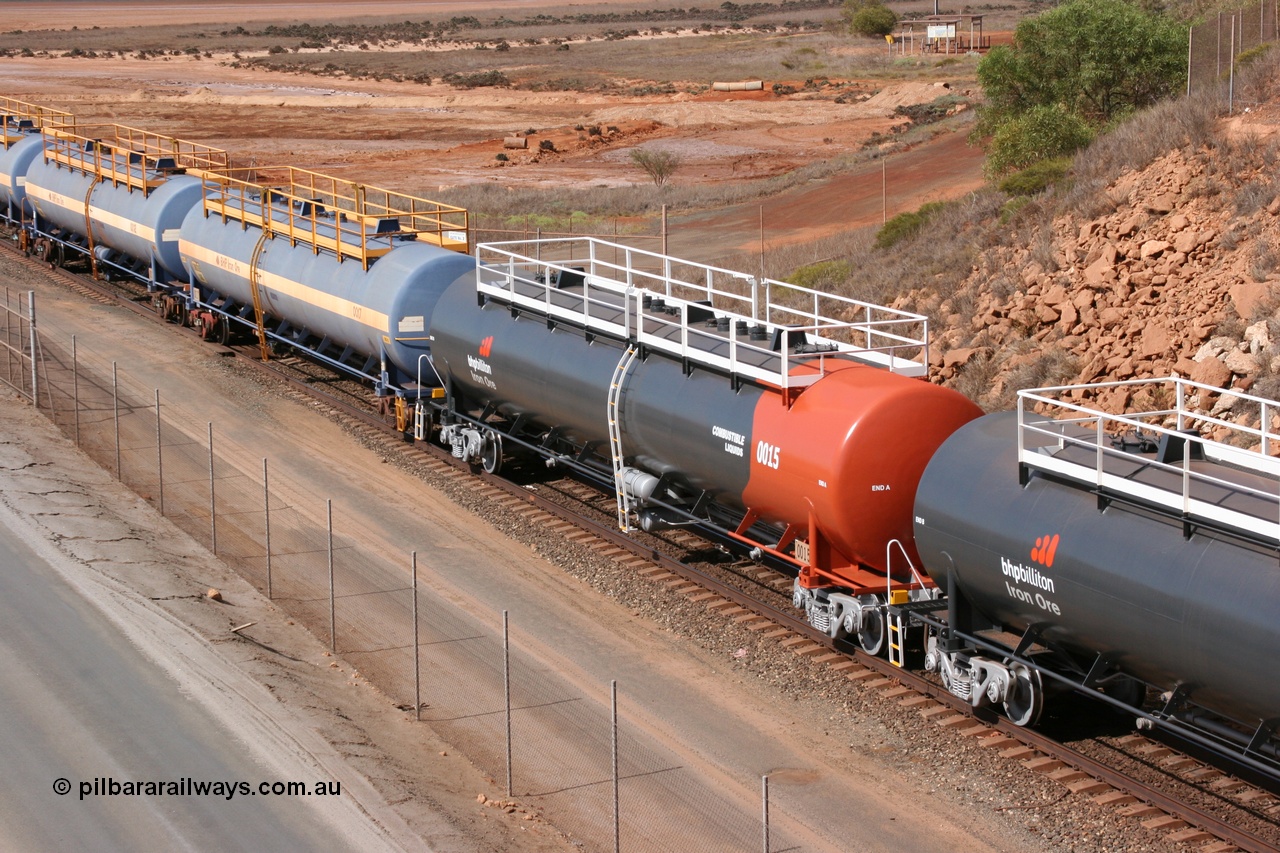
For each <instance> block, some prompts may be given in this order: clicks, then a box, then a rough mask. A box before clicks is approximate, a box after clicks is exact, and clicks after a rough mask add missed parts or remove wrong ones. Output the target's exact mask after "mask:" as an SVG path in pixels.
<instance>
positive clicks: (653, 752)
mask: <svg viewBox="0 0 1280 853" xmlns="http://www.w3.org/2000/svg"><path fill="white" fill-rule="evenodd" d="M28 299H29V297H28V295H27V294H25V293H24V294H12V293H8V292H6V299H5V306H4V310H3V311H0V326H3V328H0V340H3V342H4V350H5V359H6V362H5V366H6V374H5V381H6V383H7V384H8V385H9V386H10V387H12V388H13V389H15V390H16V391H17V392H19V393H20V394H22V395H23V396H24V397H26V399H28V400H33V399H34V400H35V401H36V404H37V407H38V408H39V410H40V411H41V412H43V413H44V414H45V415H46V416H47V417H48V418H49V419H50V420H51V421H52V422H53V423H54V424H56V425H57V426H58V427H59V428H60V429H61V431H62V432H63V433H64V434H65V435H66V436H68V438H69V439H71V440H72V441H74V442H75V444H76V445H77V446H78V447H79V448H80V449H81V450H82V451H83V452H84V453H86V454H87V455H89V456H90V457H91V458H92V459H93V460H94V461H95V462H97V464H99V465H101V466H102V467H103V468H105V469H108V470H110V471H112V472H113V473H114V474H115V475H116V476H117V477H118V479H119V480H120V481H121V482H122V483H124V484H126V485H127V486H128V487H129V488H131V489H132V490H133V491H135V492H136V493H137V494H138V495H140V496H142V497H143V498H144V499H146V500H147V501H149V502H150V503H151V504H152V505H153V506H155V508H156V509H157V510H158V511H159V512H160V513H161V514H162V515H163V516H164V517H165V518H166V519H168V520H169V521H170V522H172V523H173V524H175V525H177V526H178V527H179V528H181V529H182V530H183V531H185V532H186V533H187V534H189V535H190V536H192V537H193V538H194V539H195V540H196V541H197V542H200V543H203V544H205V545H207V546H208V547H209V549H210V550H211V551H212V552H214V553H215V554H216V555H217V556H218V557H219V558H220V559H221V560H223V561H224V562H225V563H227V564H228V565H229V566H231V567H232V568H233V569H234V570H235V571H236V572H237V573H238V574H240V575H241V576H242V577H244V578H245V579H246V580H248V581H249V582H250V583H252V584H253V585H254V586H255V587H256V588H257V589H259V590H260V591H261V592H262V593H264V594H265V595H267V597H269V598H270V599H271V600H272V601H274V602H275V603H276V604H277V605H278V606H280V607H281V608H282V609H283V610H285V611H286V612H287V613H288V614H289V615H290V616H291V617H292V618H294V619H296V620H298V621H300V622H302V623H303V624H305V625H306V626H307V627H308V628H309V629H310V630H311V631H312V633H313V634H315V635H316V636H317V637H319V638H321V639H322V640H324V641H327V642H328V643H329V645H330V647H331V648H332V649H333V650H334V651H335V652H336V653H337V654H339V655H341V656H342V657H343V658H345V659H346V660H348V661H349V662H350V663H351V664H352V665H353V666H354V667H355V668H356V669H357V670H358V671H359V672H360V673H361V674H363V675H364V676H365V677H366V678H368V679H369V680H370V681H372V682H373V683H374V684H375V685H376V686H377V687H378V688H380V689H381V690H382V691H383V692H384V693H385V694H386V695H387V696H388V697H390V698H391V700H392V701H393V702H395V703H396V704H397V705H399V706H400V707H402V708H405V709H411V710H415V713H416V714H417V715H418V718H419V719H420V720H423V721H425V722H428V723H429V724H430V725H431V726H432V728H433V729H435V730H436V731H438V732H439V733H440V735H441V736H442V737H444V738H445V739H446V740H448V741H449V742H451V743H452V744H453V745H454V747H455V748H456V749H458V750H459V751H461V752H463V753H464V754H466V755H467V756H468V758H470V759H471V761H472V762H474V763H475V764H476V765H477V766H478V767H480V768H481V769H483V770H484V771H485V772H486V773H488V774H489V775H490V776H491V777H492V778H494V779H498V780H507V785H508V793H509V794H510V795H511V796H514V797H519V798H520V799H521V800H522V801H523V802H525V803H527V804H530V805H533V806H536V807H538V808H539V809H540V810H541V811H542V813H543V814H544V815H545V816H546V818H547V819H548V820H549V821H550V822H551V823H552V824H554V825H555V826H556V827H557V828H558V829H560V830H561V831H562V832H565V833H566V834H567V835H569V836H570V837H571V838H572V839H574V840H575V841H576V842H577V843H578V844H579V845H580V846H581V847H582V849H584V850H592V851H609V850H615V851H617V850H623V851H639V850H644V851H649V850H671V851H685V850H687V849H689V843H690V839H694V838H696V839H699V841H698V845H699V847H701V848H703V849H705V850H707V851H715V850H724V851H750V850H761V849H763V850H765V851H766V853H768V851H770V850H772V851H781V850H787V851H800V850H805V849H815V848H814V847H813V846H808V847H806V846H803V845H802V844H800V843H799V842H798V841H797V838H800V837H811V836H810V835H809V832H808V831H807V830H805V829H804V828H803V826H802V825H801V824H799V823H797V822H796V821H795V820H794V818H792V817H789V816H788V812H789V811H791V809H790V808H789V805H788V804H780V803H778V802H777V791H776V790H775V795H774V801H775V802H774V806H773V807H772V809H771V807H770V806H769V796H768V782H767V777H766V778H765V782H764V786H763V798H762V799H763V805H764V808H763V810H761V809H760V808H759V806H758V805H757V806H752V802H753V798H754V797H755V796H756V793H755V790H754V789H755V787H756V785H757V784H758V783H759V780H755V781H752V780H749V779H744V780H742V783H741V785H740V786H738V787H737V788H736V789H733V786H729V787H730V790H726V789H725V788H724V787H718V786H715V785H713V784H712V783H710V782H709V781H708V780H706V779H705V778H703V777H702V775H701V774H699V773H697V772H696V771H694V770H691V769H689V768H688V767H686V766H685V761H683V760H682V759H681V758H680V757H679V756H678V755H677V754H676V753H674V752H673V751H672V750H671V749H669V748H667V747H666V746H665V745H663V744H662V743H660V742H659V741H658V740H657V739H655V738H654V737H651V736H649V735H647V734H646V733H644V732H642V731H640V730H639V728H638V727H636V726H627V725H625V724H623V725H619V724H618V723H617V713H618V712H617V708H618V701H617V699H616V693H615V694H614V695H615V699H614V701H613V702H610V701H609V700H608V698H607V696H608V693H607V689H606V685H601V690H600V693H599V695H587V694H584V692H583V691H582V690H580V689H578V688H576V687H574V686H573V685H572V684H571V682H570V681H569V680H568V679H566V678H563V677H561V676H560V675H558V674H557V673H555V672H549V671H547V669H546V667H545V665H544V664H542V663H540V662H539V661H537V660H535V659H534V658H533V657H532V656H530V655H526V654H524V653H522V652H521V650H519V649H518V648H517V649H512V648H511V646H510V643H509V641H508V639H507V638H508V636H509V634H508V629H507V625H506V621H507V617H506V613H505V612H504V613H502V614H501V627H499V622H498V618H497V617H498V616H499V614H496V613H495V614H494V616H495V619H494V623H493V624H483V623H481V622H479V621H477V620H476V619H475V618H474V617H473V616H471V615H470V614H469V613H467V612H465V611H463V610H461V609H459V608H457V607H455V606H453V605H451V604H449V603H448V602H446V601H444V600H442V599H441V598H438V597H436V596H432V595H429V594H426V593H424V592H422V591H420V590H419V589H418V584H417V577H418V567H417V554H416V553H410V552H407V551H406V553H404V554H403V555H401V556H388V555H386V554H383V553H379V552H378V551H377V549H376V548H373V547H372V546H369V545H366V544H365V543H364V542H363V541H362V540H361V539H360V537H359V535H358V533H356V532H354V531H348V530H346V529H344V526H343V520H342V518H341V517H337V518H335V517H334V514H333V509H332V506H333V505H332V502H331V501H322V500H320V499H319V498H318V497H317V496H316V495H314V493H313V492H312V491H310V490H309V489H308V487H306V486H304V485H302V484H301V483H299V482H298V481H296V480H294V479H293V478H291V477H290V476H288V473H287V472H281V471H276V470H273V469H272V468H271V465H270V460H269V459H266V458H263V457H262V456H261V455H260V454H258V453H256V452H254V450H253V449H252V448H249V447H244V446H242V445H240V444H238V443H237V442H236V441H234V440H233V439H232V438H231V437H229V436H227V435H225V434H223V433H221V432H219V430H218V425H217V424H216V423H208V422H200V421H197V420H196V419H195V418H193V417H192V416H191V415H190V414H189V413H188V412H186V411H184V409H183V408H182V407H181V406H179V405H175V404H174V403H173V402H171V401H169V400H166V399H165V398H164V397H163V395H162V393H161V392H160V391H159V390H157V389H147V388H145V387H142V386H141V385H140V384H139V383H137V382H135V381H133V380H132V379H131V378H130V377H129V376H128V375H127V373H126V372H125V371H122V370H120V369H119V367H118V365H117V364H116V363H115V362H113V361H110V360H109V359H108V358H105V357H103V356H101V355H99V354H97V353H89V352H85V351H84V348H83V347H78V346H77V343H76V339H75V337H74V336H72V337H71V338H70V339H69V340H60V339H59V338H58V336H57V334H56V333H53V332H51V330H50V329H49V328H47V327H45V325H44V324H40V325H39V326H37V323H36V322H35V303H34V298H30V302H29V304H28ZM625 701H626V697H625V695H624V696H623V697H622V702H623V703H624V704H625ZM667 723H668V724H670V725H671V726H672V728H674V729H677V730H678V729H679V722H678V721H670V720H669V721H667ZM794 806H795V807H797V808H796V811H791V814H796V813H801V812H803V811H804V808H803V807H802V806H803V803H802V801H801V800H800V799H797V802H796V803H795V804H794ZM771 810H772V817H771V816H770V812H771ZM705 839H715V841H713V842H711V843H707V842H705Z"/></svg>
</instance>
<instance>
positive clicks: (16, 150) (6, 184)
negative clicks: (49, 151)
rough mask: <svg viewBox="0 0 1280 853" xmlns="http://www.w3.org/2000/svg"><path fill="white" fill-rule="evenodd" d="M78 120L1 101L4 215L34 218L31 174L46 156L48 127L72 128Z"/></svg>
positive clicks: (0, 170) (0, 209) (0, 181)
mask: <svg viewBox="0 0 1280 853" xmlns="http://www.w3.org/2000/svg"><path fill="white" fill-rule="evenodd" d="M74 125H75V118H74V117H73V116H72V115H71V114H70V113H64V112H62V111H61V110H51V109H49V108H48V107H41V106H38V105H36V104H29V103H26V102H25V101H16V100H14V99H12V98H0V215H2V216H4V217H5V218H7V219H9V220H10V221H22V220H25V219H26V218H27V217H29V216H30V215H31V208H30V206H29V205H27V204H26V203H25V202H26V197H27V191H26V183H27V171H28V170H29V169H30V168H31V164H32V163H34V162H35V161H36V158H37V157H40V156H41V155H42V154H43V153H44V136H43V133H42V131H43V129H44V128H45V127H46V126H49V127H60V128H64V129H66V128H71V127H73V126H74Z"/></svg>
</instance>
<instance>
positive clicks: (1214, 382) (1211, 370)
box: [1190, 358, 1231, 388]
mask: <svg viewBox="0 0 1280 853" xmlns="http://www.w3.org/2000/svg"><path fill="white" fill-rule="evenodd" d="M1190 379H1191V381H1192V382H1199V383H1200V384H1202V385H1211V386H1213V387H1214V388H1221V387H1222V386H1224V385H1226V384H1227V383H1228V382H1229V381H1231V368H1229V367H1227V366H1226V365H1225V364H1223V363H1222V362H1220V361H1218V360H1217V359H1216V358H1206V359H1205V360H1204V361H1201V362H1197V363H1196V366H1195V368H1194V369H1193V370H1192V371H1191V376H1190Z"/></svg>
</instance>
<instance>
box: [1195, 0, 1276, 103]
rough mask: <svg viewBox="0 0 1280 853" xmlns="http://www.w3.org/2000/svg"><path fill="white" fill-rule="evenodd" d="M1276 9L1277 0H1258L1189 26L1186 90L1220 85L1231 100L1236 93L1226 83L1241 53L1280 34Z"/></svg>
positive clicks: (1247, 51) (1270, 40)
mask: <svg viewBox="0 0 1280 853" xmlns="http://www.w3.org/2000/svg"><path fill="white" fill-rule="evenodd" d="M1276 12H1277V3H1276V0H1261V2H1259V3H1258V4H1257V5H1255V6H1249V7H1246V8H1243V9H1239V10H1236V11H1234V12H1217V13H1216V14H1214V15H1213V16H1212V17H1209V18H1207V19H1206V20H1204V21H1203V22H1201V23H1200V24H1198V25H1196V26H1194V27H1192V28H1191V33H1190V35H1189V36H1188V45H1187V94H1192V93H1194V92H1199V91H1201V90H1204V89H1209V90H1215V89H1221V90H1222V91H1223V92H1224V96H1225V97H1227V98H1230V99H1231V100H1232V102H1233V104H1234V102H1235V101H1236V100H1237V94H1238V93H1236V92H1235V91H1234V87H1232V86H1230V85H1229V84H1230V83H1231V82H1232V81H1233V79H1234V76H1233V72H1234V70H1235V69H1236V66H1237V62H1238V60H1239V59H1240V57H1241V56H1242V55H1244V54H1247V53H1249V52H1250V51H1252V50H1254V49H1255V48H1258V47H1261V46H1262V45H1264V44H1267V43H1269V42H1272V41H1275V39H1276V37H1277V35H1278V34H1280V33H1278V31H1277V14H1276ZM1222 84H1228V85H1227V86H1223V85H1222Z"/></svg>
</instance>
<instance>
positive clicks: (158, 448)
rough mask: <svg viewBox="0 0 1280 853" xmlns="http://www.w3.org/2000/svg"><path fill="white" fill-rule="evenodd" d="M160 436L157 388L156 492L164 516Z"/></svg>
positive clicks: (161, 513) (162, 460)
mask: <svg viewBox="0 0 1280 853" xmlns="http://www.w3.org/2000/svg"><path fill="white" fill-rule="evenodd" d="M162 447H163V443H162V440H161V437H160V389H159V388H157V389H156V483H157V486H156V493H157V495H158V496H159V503H160V517H161V518H164V451H163V450H162V449H161V448H162Z"/></svg>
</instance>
